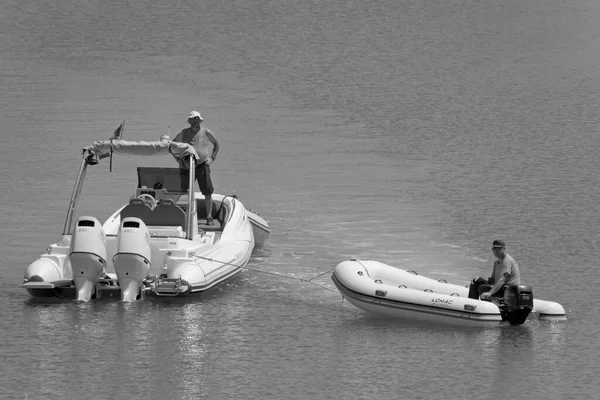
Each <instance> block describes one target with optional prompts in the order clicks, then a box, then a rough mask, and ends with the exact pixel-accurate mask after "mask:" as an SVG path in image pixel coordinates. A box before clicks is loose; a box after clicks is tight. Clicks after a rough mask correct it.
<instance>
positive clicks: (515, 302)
mask: <svg viewBox="0 0 600 400" xmlns="http://www.w3.org/2000/svg"><path fill="white" fill-rule="evenodd" d="M532 309H533V291H532V289H531V286H528V285H510V286H507V287H506V290H505V291H504V302H503V304H502V306H501V307H500V314H501V315H502V319H503V320H504V321H508V322H510V324H511V325H521V324H522V323H524V322H525V320H526V319H527V317H528V316H529V313H530V312H531V310H532Z"/></svg>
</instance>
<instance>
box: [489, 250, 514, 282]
mask: <svg viewBox="0 0 600 400" xmlns="http://www.w3.org/2000/svg"><path fill="white" fill-rule="evenodd" d="M504 274H508V276H507V277H506V280H505V281H504V284H505V285H520V284H521V273H520V272H519V265H517V262H516V261H515V259H514V258H512V257H511V256H510V255H508V253H507V254H506V256H505V257H504V259H503V260H496V262H494V268H493V271H492V276H493V277H494V282H498V281H499V280H500V278H501V277H502V275H504Z"/></svg>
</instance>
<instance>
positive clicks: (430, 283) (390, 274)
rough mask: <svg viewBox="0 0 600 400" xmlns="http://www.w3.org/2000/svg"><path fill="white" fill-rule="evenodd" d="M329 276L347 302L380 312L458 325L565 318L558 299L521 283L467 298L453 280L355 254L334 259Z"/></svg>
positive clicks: (394, 316) (411, 318) (385, 314)
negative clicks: (488, 296) (493, 294)
mask: <svg viewBox="0 0 600 400" xmlns="http://www.w3.org/2000/svg"><path fill="white" fill-rule="evenodd" d="M332 280H333V282H334V284H335V285H336V287H337V288H338V290H339V291H340V293H341V294H342V296H343V297H344V298H345V299H347V300H348V301H349V302H350V303H351V304H353V305H354V306H356V307H358V308H360V309H361V310H364V311H366V312H368V313H373V314H378V315H381V316H385V317H391V318H401V319H407V320H414V321H422V322H430V323H442V324H453V325H462V326H489V325H498V324H500V323H501V322H503V321H507V323H510V324H513V325H519V324H522V323H523V322H525V320H526V319H527V318H536V319H538V320H540V321H564V320H566V315H565V310H564V308H563V307H562V306H561V305H560V304H558V303H555V302H551V301H546V300H539V299H535V298H534V296H533V291H532V288H531V287H530V286H527V285H513V286H512V287H508V288H507V290H506V294H505V297H504V299H495V298H492V299H493V301H491V302H490V301H482V300H479V299H471V298H469V297H468V294H469V285H467V286H460V285H453V284H450V283H447V282H446V281H444V280H435V279H431V278H427V277H424V276H419V275H418V274H417V273H416V272H414V271H406V270H403V269H400V268H396V267H393V266H391V265H387V264H384V263H381V262H378V261H362V260H356V259H351V260H348V261H343V262H341V263H340V264H338V265H337V266H336V267H335V269H334V271H333V275H332Z"/></svg>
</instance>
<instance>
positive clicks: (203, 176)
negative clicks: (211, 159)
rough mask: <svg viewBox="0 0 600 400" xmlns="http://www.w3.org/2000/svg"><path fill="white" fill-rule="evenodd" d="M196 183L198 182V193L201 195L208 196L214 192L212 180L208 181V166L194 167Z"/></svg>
mask: <svg viewBox="0 0 600 400" xmlns="http://www.w3.org/2000/svg"><path fill="white" fill-rule="evenodd" d="M196 181H198V186H200V192H202V194H203V195H205V196H206V195H210V194H213V192H214V191H215V188H214V187H213V183H212V179H210V166H208V165H206V164H200V165H198V166H196Z"/></svg>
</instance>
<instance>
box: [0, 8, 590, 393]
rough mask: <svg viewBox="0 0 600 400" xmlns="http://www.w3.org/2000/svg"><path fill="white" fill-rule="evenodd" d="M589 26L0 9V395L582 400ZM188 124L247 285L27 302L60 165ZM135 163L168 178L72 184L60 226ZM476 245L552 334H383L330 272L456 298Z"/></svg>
mask: <svg viewBox="0 0 600 400" xmlns="http://www.w3.org/2000/svg"><path fill="white" fill-rule="evenodd" d="M513 3H514V4H513ZM599 20H600V3H598V2H595V1H591V0H576V1H570V2H568V3H565V2H563V1H558V0H545V1H541V0H533V1H528V2H524V3H515V2H512V3H511V4H506V2H497V1H491V0H482V1H430V2H417V1H410V0H402V1H392V0H383V1H362V2H357V1H349V2H341V1H333V0H326V1H305V2H293V1H256V0H250V1H230V2H218V1H195V2H192V1H174V2H169V3H164V4H157V3H156V2H152V1H147V0H140V1H136V2H133V1H126V2H123V1H115V0H103V1H95V0H90V1H87V2H79V1H72V0H66V1H61V2H48V1H31V0H19V1H16V0H6V1H4V2H3V3H2V4H0V54H2V57H0V67H1V68H0V88H1V91H0V129H1V132H2V138H3V140H2V142H1V144H0V163H1V166H2V174H0V185H1V188H2V190H1V191H0V223H1V225H0V226H1V228H0V249H1V252H2V259H1V261H0V289H1V291H0V313H1V318H0V326H1V328H0V329H1V332H2V336H3V340H2V341H0V356H1V357H2V363H1V365H0V398H3V399H4V398H5V399H29V400H31V399H82V398H93V399H117V398H118V399H167V398H170V399H197V398H206V399H231V398H247V399H307V398H312V399H342V398H352V399H363V398H372V397H389V398H406V399H442V398H443V399H471V398H484V399H488V398H498V397H499V396H503V397H505V398H522V399H541V398H543V399H594V398H596V397H597V392H598V389H599V387H600V378H598V377H597V375H596V373H595V372H594V371H596V370H598V369H599V368H600V362H599V361H598V359H599V356H600V346H599V341H598V334H599V333H600V322H599V321H598V318H597V316H598V311H597V309H596V308H595V305H596V303H597V300H595V299H597V298H598V295H597V293H596V292H597V291H596V290H595V288H597V287H598V285H600V278H598V274H597V273H596V269H597V254H596V248H597V247H598V245H599V244H600V239H599V235H598V233H597V227H598V226H600V213H599V212H598V198H599V197H600V189H599V188H600V178H599V177H600V174H599V172H600V161H598V157H597V154H599V150H600V149H599V147H600V139H599V132H598V122H599V117H598V115H599V114H598V109H599V105H600V104H599V101H598V97H599V95H600V84H599V83H598V82H600V67H599V66H600V41H598V40H597V38H598V37H599V36H600V24H599V23H598V21H599ZM191 109H198V110H200V111H201V112H202V114H203V116H204V117H205V119H206V125H207V126H209V127H210V128H211V129H212V130H213V131H214V132H215V133H216V134H217V135H218V136H219V138H220V140H221V142H222V150H221V153H220V156H219V159H218V160H217V162H216V163H215V166H214V169H213V175H214V180H215V183H216V188H217V191H218V192H220V193H226V194H232V193H235V194H237V195H238V197H240V199H241V200H242V201H243V202H244V203H245V205H246V206H248V207H250V208H252V209H254V210H256V211H258V212H259V213H260V214H261V215H262V216H264V217H265V218H266V219H267V220H268V221H269V222H270V224H271V228H272V231H273V233H272V236H271V239H270V241H269V242H268V244H267V245H266V246H265V247H264V248H262V249H257V250H255V253H254V257H253V259H252V260H251V262H250V264H249V265H248V266H249V267H251V268H252V270H245V271H244V272H243V273H241V274H239V275H238V276H236V277H235V278H233V279H232V280H230V281H228V282H227V283H225V284H223V285H221V286H220V287H218V288H216V289H215V290H212V291H210V292H208V293H205V294H204V295H203V296H201V297H199V298H193V299H187V300H170V301H154V300H148V301H146V302H138V303H133V304H123V303H119V302H110V301H99V302H94V303H90V304H78V303H75V302H72V301H58V300H56V301H39V300H34V299H32V298H30V297H29V296H28V295H27V294H26V293H25V292H24V291H23V290H22V289H20V288H19V287H18V285H19V284H20V283H21V278H22V275H23V272H24V269H25V268H26V266H27V265H28V264H29V263H30V262H31V261H33V260H34V259H35V258H36V257H38V255H39V254H40V253H42V252H43V251H44V249H45V248H46V247H47V245H48V244H50V243H52V242H54V241H56V240H57V239H58V238H59V236H60V233H61V232H62V227H63V224H64V218H65V213H66V209H67V206H68V201H69V199H70V196H71V191H72V187H73V184H74V180H75V177H76V173H77V170H78V168H79V163H80V151H81V148H82V147H84V146H86V145H88V144H89V143H90V142H92V141H93V140H98V139H105V138H108V137H109V136H110V134H111V133H112V132H113V131H114V129H115V128H116V127H117V126H118V125H119V124H120V123H121V122H122V121H123V120H126V127H125V139H131V140H155V139H158V137H159V136H160V135H161V134H164V133H167V132H169V131H171V132H173V133H174V132H176V131H178V130H180V129H182V128H183V127H185V125H186V123H185V118H186V115H187V113H188V112H189V111H190V110H191ZM138 164H141V165H165V166H168V165H171V164H172V160H171V159H165V160H155V159H152V160H148V159H127V158H124V157H117V158H116V159H115V160H114V163H113V172H112V173H109V172H108V166H107V165H106V164H103V165H99V166H97V167H94V168H93V169H90V170H89V172H88V176H87V181H86V186H85V188H84V196H83V198H82V200H81V202H80V212H81V213H82V214H92V215H94V216H96V217H98V218H100V219H102V218H105V217H107V216H108V215H109V214H110V213H111V212H112V211H113V210H114V209H115V208H116V207H118V206H120V205H121V204H122V203H123V202H124V201H126V199H128V196H129V195H130V193H131V192H132V190H133V187H134V185H135V183H136V180H135V179H136V178H135V170H134V168H135V166H136V165H138ZM496 238H503V239H504V240H505V241H506V242H507V244H508V251H509V253H510V254H511V255H513V256H514V257H515V258H516V259H517V261H518V262H519V265H520V266H521V274H522V278H523V280H524V281H525V282H526V283H529V284H531V285H532V286H533V287H534V293H535V295H536V296H537V297H539V298H543V299H546V300H552V301H557V302H559V303H561V304H563V306H564V307H565V309H566V310H567V311H568V321H567V322H565V323H557V324H551V323H536V322H530V323H527V324H525V325H523V326H520V327H498V328H491V329H468V330H461V329H449V328H444V327H436V326H418V325H414V324H410V323H406V322H400V321H389V320H381V319H378V318H375V317H372V316H368V315H366V314H364V313H362V312H361V311H360V310H358V309H356V308H354V307H353V306H351V305H350V304H348V303H346V302H343V301H342V299H341V297H340V295H339V293H337V291H336V290H335V288H334V287H333V285H332V283H331V280H330V275H331V274H330V271H331V269H332V268H333V267H334V266H335V265H336V264H337V263H339V262H340V261H342V260H345V259H347V258H349V257H359V258H362V259H376V260H379V261H383V262H387V263H389V264H393V265H397V266H399V267H404V268H409V269H414V270H416V271H418V272H419V273H421V274H423V275H429V276H437V277H440V278H444V279H446V280H448V281H451V282H453V283H461V282H464V283H465V284H466V283H467V282H468V280H469V279H470V278H471V277H472V276H474V275H480V274H487V273H488V272H489V271H490V270H491V264H492V259H493V257H492V254H491V252H490V250H489V249H490V244H491V242H492V240H493V239H496ZM258 271H264V272H268V273H269V274H266V273H262V272H258ZM319 274H323V275H322V276H321V277H319V278H317V279H316V280H315V282H316V283H318V284H319V285H321V286H317V285H311V284H309V283H307V282H302V281H300V279H309V278H311V277H315V276H317V275H319Z"/></svg>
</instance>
